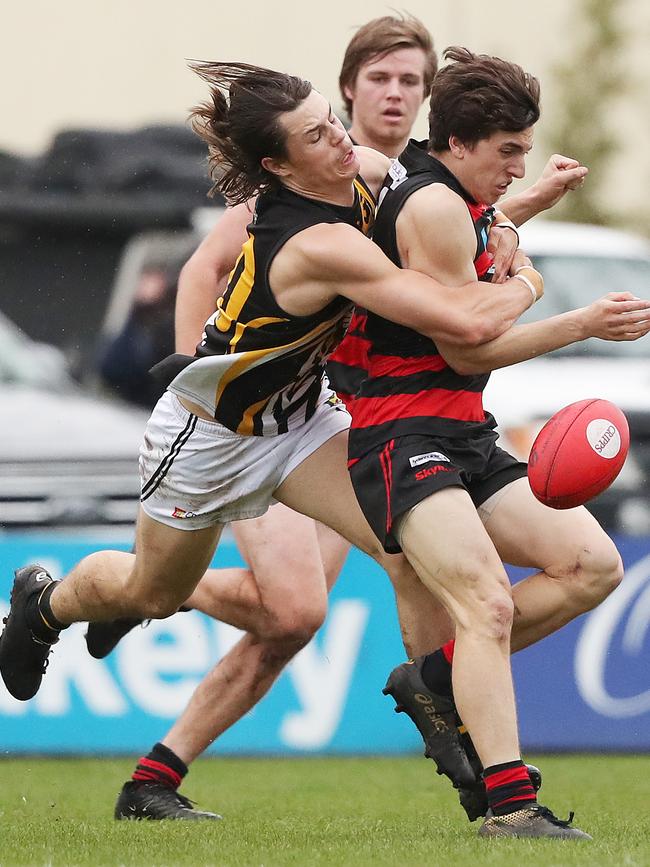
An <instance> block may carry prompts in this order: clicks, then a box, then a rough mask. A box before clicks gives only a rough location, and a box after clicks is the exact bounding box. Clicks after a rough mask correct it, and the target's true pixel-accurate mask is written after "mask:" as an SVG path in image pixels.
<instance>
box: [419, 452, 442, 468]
mask: <svg viewBox="0 0 650 867" xmlns="http://www.w3.org/2000/svg"><path fill="white" fill-rule="evenodd" d="M430 461H437V462H438V463H439V462H440V461H446V462H447V463H449V458H448V457H447V455H443V454H442V452H427V453H426V455H414V456H413V457H412V458H409V464H410V465H411V466H412V467H419V466H420V465H421V464H428V463H429V462H430Z"/></svg>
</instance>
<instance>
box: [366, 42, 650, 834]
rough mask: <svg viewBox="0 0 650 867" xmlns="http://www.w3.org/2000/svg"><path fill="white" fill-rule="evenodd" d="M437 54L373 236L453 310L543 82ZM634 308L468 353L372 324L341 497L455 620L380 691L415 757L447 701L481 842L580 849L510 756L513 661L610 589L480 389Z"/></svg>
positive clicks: (596, 311) (604, 564) (484, 275)
mask: <svg viewBox="0 0 650 867" xmlns="http://www.w3.org/2000/svg"><path fill="white" fill-rule="evenodd" d="M445 57H446V59H447V60H448V61H449V63H448V65H447V66H445V67H443V69H442V70H441V71H440V72H439V73H438V74H437V76H436V78H435V79H434V83H433V88H432V91H431V100H430V114H429V125H430V129H429V140H428V141H427V142H421V143H418V142H414V141H411V142H410V143H409V145H408V146H407V148H406V150H405V151H404V153H403V154H402V155H401V156H400V158H399V160H398V161H397V162H396V163H394V164H393V166H392V167H391V169H390V172H389V175H388V177H387V179H386V181H385V183H384V187H383V189H382V192H381V193H380V199H379V208H378V211H377V219H376V223H375V230H374V240H375V242H376V243H377V244H379V246H381V248H382V249H383V250H384V252H385V253H386V254H387V255H388V256H389V257H390V258H391V259H392V261H393V262H395V264H397V265H400V266H402V267H408V268H414V269H417V270H420V271H422V272H423V273H426V274H428V275H429V276H432V277H435V278H436V279H438V280H440V281H442V282H444V283H445V284H447V285H455V286H457V287H458V292H457V300H458V301H460V299H461V298H462V295H463V291H464V290H463V288H462V287H463V285H464V284H465V283H466V282H467V280H468V279H469V278H470V277H472V276H478V277H479V279H487V280H489V279H490V261H489V257H487V256H486V254H485V234H486V228H487V226H489V223H490V220H491V219H492V213H493V207H492V206H493V205H494V203H495V202H496V201H497V200H498V199H499V198H500V197H501V196H502V195H503V194H504V193H505V192H506V190H507V188H508V186H509V184H510V183H511V181H512V180H513V178H521V177H523V175H524V161H525V156H526V154H527V153H528V151H529V150H530V148H531V147H532V142H533V126H534V124H535V123H536V121H537V119H538V117H539V85H538V82H537V80H536V79H535V78H534V77H532V76H531V75H529V74H528V73H525V72H524V71H523V70H522V69H521V68H520V67H518V66H516V65H515V64H511V63H507V62H505V61H503V60H500V59H499V58H494V57H488V56H485V55H479V56H477V55H474V54H472V53H471V52H470V51H468V50H467V49H463V48H451V49H448V50H447V51H446V53H445ZM520 273H521V274H522V276H525V275H526V274H527V268H525V267H524V268H523V269H521V270H520ZM632 297H633V296H631V295H630V294H629V293H612V294H610V295H608V296H606V297H605V298H603V299H600V300H598V301H596V302H594V303H593V304H592V305H590V306H589V307H586V308H583V309H581V310H577V311H571V312H569V313H564V314H561V315H559V316H555V317H552V318H549V319H546V320H543V321H541V322H535V323H533V324H526V325H514V326H513V327H512V328H511V329H509V330H508V331H507V332H506V333H504V334H502V335H501V336H500V337H498V338H496V339H495V340H493V341H491V342H489V343H486V344H484V345H482V346H475V347H462V346H460V345H458V344H457V345H455V346H452V345H451V344H447V343H446V342H445V341H444V339H443V340H439V339H435V338H434V339H433V340H432V339H430V338H429V337H427V336H426V335H422V334H418V333H417V332H416V331H414V330H413V329H409V328H408V327H404V326H403V325H401V324H399V323H395V322H390V321H388V320H387V319H385V318H382V317H381V316H378V315H376V314H374V313H370V314H369V315H368V320H367V325H366V338H367V339H368V341H369V343H370V349H369V358H368V365H369V367H368V377H367V378H366V380H365V381H364V382H363V384H362V386H361V389H360V392H359V393H358V395H357V397H356V399H355V401H354V404H353V408H352V416H353V421H352V427H351V431H350V439H349V456H350V462H349V468H350V473H351V478H352V482H353V486H354V489H355V493H356V494H357V497H358V499H359V502H360V504H361V506H362V509H363V512H364V514H365V516H366V518H367V519H368V521H369V523H370V524H371V526H372V528H373V529H374V531H375V533H376V535H377V538H378V539H380V540H381V542H382V544H383V545H384V548H385V550H386V551H387V552H398V551H400V550H401V551H403V552H404V553H405V555H406V557H407V559H408V560H409V562H411V564H412V565H413V567H414V569H415V570H416V572H417V573H418V575H419V576H420V578H421V580H422V581H423V582H424V583H425V584H426V586H427V587H429V589H430V590H431V591H432V593H434V594H435V595H437V596H438V598H439V599H440V600H441V601H442V602H443V603H444V605H445V607H446V608H447V610H448V611H449V613H450V615H451V616H452V618H453V620H454V623H455V640H453V641H450V642H449V643H448V644H447V645H445V646H443V647H442V648H441V649H440V650H438V651H436V652H434V653H432V654H430V655H428V656H424V657H419V658H416V659H413V660H410V661H409V662H408V663H404V664H402V665H400V666H398V667H397V668H396V669H395V670H394V671H393V672H392V673H391V675H390V677H389V680H388V683H387V685H386V689H385V692H386V693H390V694H391V695H392V696H393V697H394V699H395V701H396V702H397V705H398V708H399V709H402V710H406V711H407V713H408V714H409V716H411V718H412V719H413V721H414V722H415V723H416V725H417V726H418V728H419V730H420V732H421V734H422V735H423V737H424V739H425V743H426V742H428V740H429V739H430V738H431V737H435V722H436V720H435V714H434V713H433V712H432V708H435V709H436V710H442V709H444V708H446V707H448V705H449V703H450V702H453V701H455V706H456V708H457V710H458V713H459V715H460V718H461V719H462V721H463V723H464V725H465V726H466V727H467V730H468V731H469V733H470V735H471V738H472V741H473V745H474V747H475V750H476V754H477V755H475V756H474V763H475V767H476V769H477V771H478V772H482V775H483V779H484V782H485V795H486V801H487V802H486V808H487V818H486V820H485V822H484V823H483V825H482V826H481V828H480V830H479V833H480V834H481V835H482V836H517V837H521V836H526V837H538V836H550V837H562V838H584V837H585V836H587V835H585V834H584V832H582V831H580V830H579V829H578V828H575V827H571V825H570V822H564V821H561V820H559V819H557V818H556V817H555V816H554V815H553V813H552V812H551V811H550V810H548V808H546V807H542V806H540V805H539V804H538V803H537V799H536V792H535V790H534V787H533V785H532V783H531V778H530V776H529V773H528V771H527V769H526V767H525V765H524V763H523V762H522V760H521V756H520V751H519V743H518V734H517V723H516V712H515V702H514V691H513V685H512V678H511V672H510V652H511V649H512V650H513V651H516V650H518V649H520V648H522V647H526V646H528V645H529V644H531V643H532V642H534V641H537V640H539V639H540V638H542V637H543V636H546V635H548V634H549V633H551V632H553V631H554V630H556V629H558V628H559V627H561V626H562V625H564V624H565V623H567V622H568V621H569V620H571V619H572V618H574V617H575V616H577V615H578V614H581V613H583V612H584V611H587V610H589V609H591V608H593V607H594V606H596V605H597V604H598V603H599V602H601V601H602V600H603V599H604V598H605V597H606V596H607V595H608V594H609V593H610V592H611V591H612V590H613V589H614V588H615V587H616V586H617V584H618V583H619V581H620V580H621V578H622V564H621V559H620V557H619V555H618V552H617V550H616V548H615V546H614V544H613V543H612V541H611V540H610V539H609V538H608V537H607V535H606V534H605V533H604V531H603V530H602V529H601V528H600V526H599V525H598V524H597V522H596V521H595V519H594V518H593V517H592V516H591V515H590V514H589V512H588V511H587V510H586V509H585V508H584V507H581V508H577V509H572V510H570V511H564V512H559V511H555V510H553V509H549V508H547V507H546V506H543V505H542V504H541V503H539V502H538V501H537V500H536V499H535V498H534V496H533V494H532V492H531V490H530V487H529V485H528V482H527V480H526V479H525V475H526V466H525V464H523V463H520V462H518V461H517V460H515V459H514V458H513V457H511V456H510V455H508V454H507V453H506V452H504V451H503V450H501V449H500V448H499V447H498V446H497V445H496V443H495V441H496V438H497V437H496V434H495V431H494V427H495V424H496V423H495V421H494V419H493V417H492V416H491V415H490V414H489V413H486V412H485V411H484V409H483V405H482V391H483V388H484V387H485V384H486V382H487V379H488V375H489V372H490V371H491V370H493V369H495V368H498V367H503V366H505V365H509V364H514V363H516V362H519V361H523V360H525V359H527V358H531V357H533V356H536V355H539V354H541V353H544V352H549V351H551V350H553V349H556V348H559V347H561V346H566V345H568V344H569V343H573V342H576V341H578V340H582V339H586V338H587V337H590V336H596V337H606V339H613V340H633V339H637V338H639V337H641V336H643V335H644V334H646V333H647V332H648V330H649V328H650V323H648V322H647V321H645V322H643V321H640V322H634V323H632V321H631V320H630V321H629V327H628V319H627V315H626V314H625V312H624V311H625V310H626V309H628V304H629V301H630V299H632ZM642 318H643V317H641V319H642ZM615 320H618V327H617V328H615V329H614V330H611V329H610V327H609V326H608V325H606V323H608V322H610V321H615ZM497 375H498V374H497ZM502 561H503V562H507V563H512V564H514V565H519V566H527V567H533V568H537V569H538V570H540V571H538V572H537V573H536V574H534V575H532V576H531V577H529V578H527V579H526V580H524V581H522V582H520V583H519V584H518V585H517V586H516V589H515V592H514V596H515V600H514V604H513V593H512V591H511V588H510V586H509V583H508V578H507V575H506V573H505V570H504V568H503V565H502ZM513 612H516V614H515V616H514V626H513V627H512V624H513ZM511 627H512V644H511ZM452 660H453V663H452ZM452 681H453V690H452ZM452 696H453V699H452ZM425 711H428V713H426V712H425Z"/></svg>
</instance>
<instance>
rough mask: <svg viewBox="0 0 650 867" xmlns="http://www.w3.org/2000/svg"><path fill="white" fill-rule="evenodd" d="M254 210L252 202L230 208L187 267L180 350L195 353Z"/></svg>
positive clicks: (179, 313) (179, 314) (179, 300)
mask: <svg viewBox="0 0 650 867" xmlns="http://www.w3.org/2000/svg"><path fill="white" fill-rule="evenodd" d="M252 213H253V208H252V205H251V203H250V202H247V203H245V204H243V205H236V206H235V207H233V208H228V209H227V210H226V211H225V213H224V214H223V215H222V216H221V217H220V219H219V220H218V221H217V222H216V224H215V225H214V227H213V228H212V230H211V231H210V233H209V234H208V235H207V236H206V237H205V238H204V240H203V241H202V242H201V244H199V246H198V247H197V248H196V250H195V251H194V253H193V254H192V255H191V256H190V258H189V259H188V260H187V262H186V263H185V265H184V266H183V269H182V271H181V273H180V277H179V279H178V293H177V295H176V352H181V353H184V354H185V355H194V350H195V349H196V345H197V343H199V341H200V340H201V335H202V333H203V327H204V325H205V323H206V322H207V320H208V319H209V317H210V316H211V315H212V314H213V313H214V311H215V309H216V302H217V299H218V298H219V297H220V295H222V294H223V291H224V289H225V286H226V282H227V279H228V275H229V274H230V272H231V271H232V269H233V267H234V265H235V262H236V261H237V257H238V256H239V254H240V253H241V248H242V244H243V243H244V242H245V241H246V226H247V225H248V224H249V223H250V221H251V219H252Z"/></svg>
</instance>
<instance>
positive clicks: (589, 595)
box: [554, 533, 623, 611]
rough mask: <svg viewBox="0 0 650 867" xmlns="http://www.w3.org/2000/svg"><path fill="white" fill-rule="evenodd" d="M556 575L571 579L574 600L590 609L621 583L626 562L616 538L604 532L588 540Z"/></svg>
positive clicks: (567, 579)
mask: <svg viewBox="0 0 650 867" xmlns="http://www.w3.org/2000/svg"><path fill="white" fill-rule="evenodd" d="M554 577H560V578H561V580H563V581H566V582H568V583H569V584H570V589H571V598H572V600H573V601H574V602H575V603H576V605H577V606H579V608H580V610H581V611H589V610H590V609H591V608H594V607H595V606H596V605H598V604H599V603H600V602H602V601H603V600H604V599H606V598H607V597H608V596H609V594H610V593H612V592H613V591H614V590H616V588H617V587H618V585H619V584H620V583H621V581H622V580H623V561H622V560H621V556H620V554H619V553H618V551H617V550H616V546H615V545H614V543H613V542H612V540H611V539H610V538H609V537H608V536H606V535H605V533H602V535H601V536H600V537H599V538H594V539H588V540H585V541H584V542H583V543H582V544H581V545H580V547H579V548H578V550H577V551H576V552H575V554H574V555H573V557H572V558H571V560H570V562H569V563H567V564H566V565H565V566H564V568H562V569H561V570H559V575H557V576H554Z"/></svg>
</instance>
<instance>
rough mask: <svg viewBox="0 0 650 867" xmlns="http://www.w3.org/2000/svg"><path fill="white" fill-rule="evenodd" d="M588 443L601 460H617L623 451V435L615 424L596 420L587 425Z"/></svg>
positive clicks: (600, 419) (602, 419) (601, 419)
mask: <svg viewBox="0 0 650 867" xmlns="http://www.w3.org/2000/svg"><path fill="white" fill-rule="evenodd" d="M586 433H587V441H588V443H589V445H590V446H591V447H592V449H593V450H594V451H595V452H596V454H597V455H600V457H601V458H608V459H610V460H611V458H615V457H616V455H617V454H618V453H619V452H620V450H621V435H620V433H619V431H618V428H617V427H616V425H615V424H614V422H611V421H608V420H607V419H604V418H595V419H593V421H590V422H589V424H588V425H587V431H586Z"/></svg>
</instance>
